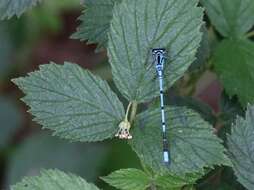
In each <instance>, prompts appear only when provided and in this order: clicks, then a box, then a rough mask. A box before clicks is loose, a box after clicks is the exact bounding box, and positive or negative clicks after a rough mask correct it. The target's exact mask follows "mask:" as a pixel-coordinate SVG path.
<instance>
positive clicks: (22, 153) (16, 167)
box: [6, 131, 110, 184]
mask: <svg viewBox="0 0 254 190" xmlns="http://www.w3.org/2000/svg"><path fill="white" fill-rule="evenodd" d="M109 154H110V152H109V147H108V146H105V144H94V143H93V144H84V143H69V142H67V141H65V140H62V139H59V138H58V137H52V136H50V134H49V133H48V132H45V131H43V132H42V133H41V132H40V133H39V134H34V135H32V136H31V137H29V138H27V139H25V141H24V142H22V143H21V144H19V146H18V147H17V148H16V149H15V151H14V152H13V153H12V156H11V157H10V159H9V160H8V166H7V173H6V179H7V180H6V182H7V184H15V183H17V182H18V181H20V180H21V179H22V177H23V176H34V175H39V173H40V169H41V168H44V169H50V168H58V169H60V170H62V171H64V172H71V173H75V174H77V175H79V176H81V177H84V178H85V179H87V180H89V181H95V180H96V179H97V177H98V176H99V175H100V172H101V171H102V170H103V169H102V166H103V164H104V163H105V161H106V160H107V159H108V156H109ZM94 155H96V156H94Z"/></svg>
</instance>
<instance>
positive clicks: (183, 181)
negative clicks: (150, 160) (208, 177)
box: [154, 173, 202, 189]
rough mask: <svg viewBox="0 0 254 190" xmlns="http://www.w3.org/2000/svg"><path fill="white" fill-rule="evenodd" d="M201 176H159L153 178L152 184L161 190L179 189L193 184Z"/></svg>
mask: <svg viewBox="0 0 254 190" xmlns="http://www.w3.org/2000/svg"><path fill="white" fill-rule="evenodd" d="M201 176H202V174H201V173H199V174H188V175H182V176H176V175H172V174H167V175H159V176H156V177H155V179H154V184H155V185H156V186H158V187H161V188H163V189H178V188H179V189H181V187H183V186H186V185H192V184H195V182H196V181H197V180H198V179H199V178H200V177H201Z"/></svg>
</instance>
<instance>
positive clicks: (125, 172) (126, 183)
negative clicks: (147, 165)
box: [102, 169, 150, 190]
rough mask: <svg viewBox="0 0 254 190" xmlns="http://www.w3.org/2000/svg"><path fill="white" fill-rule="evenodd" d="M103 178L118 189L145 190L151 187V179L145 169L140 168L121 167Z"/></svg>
mask: <svg viewBox="0 0 254 190" xmlns="http://www.w3.org/2000/svg"><path fill="white" fill-rule="evenodd" d="M102 179H103V180H104V181H105V182H107V183H108V184H110V185H111V186H114V187H116V188H118V189H122V190H145V189H147V188H148V187H149V185H150V184H149V183H150V179H149V176H147V175H146V174H145V173H144V172H143V171H141V170H138V169H121V170H118V171H115V172H113V173H111V174H110V175H108V176H105V177H102Z"/></svg>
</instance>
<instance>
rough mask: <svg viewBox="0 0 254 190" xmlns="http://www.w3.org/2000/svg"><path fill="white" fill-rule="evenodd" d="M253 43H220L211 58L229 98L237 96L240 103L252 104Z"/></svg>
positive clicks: (243, 41)
mask: <svg viewBox="0 0 254 190" xmlns="http://www.w3.org/2000/svg"><path fill="white" fill-rule="evenodd" d="M253 52H254V43H253V42H251V41H249V40H247V39H230V40H224V41H223V42H221V44H220V45H219V47H218V48H217V49H216V51H215V53H214V57H213V64H214V65H215V70H216V72H217V73H218V75H219V78H220V80H221V81H222V83H223V86H224V87H225V90H226V92H227V94H229V95H230V96H233V95H237V96H238V98H239V101H240V103H241V104H242V105H243V106H246V105H247V103H254V89H253V83H254V75H253V72H252V71H253V70H254V64H253V60H254V53H253Z"/></svg>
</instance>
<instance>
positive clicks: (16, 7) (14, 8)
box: [0, 0, 41, 20]
mask: <svg viewBox="0 0 254 190" xmlns="http://www.w3.org/2000/svg"><path fill="white" fill-rule="evenodd" d="M40 1H41V0H1V2H0V20H3V19H5V18H7V19H9V18H11V17H12V16H14V15H16V16H18V17H19V16H20V15H22V14H23V13H24V12H25V11H26V10H28V9H30V8H32V7H33V6H35V5H37V4H38V3H39V2H40Z"/></svg>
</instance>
